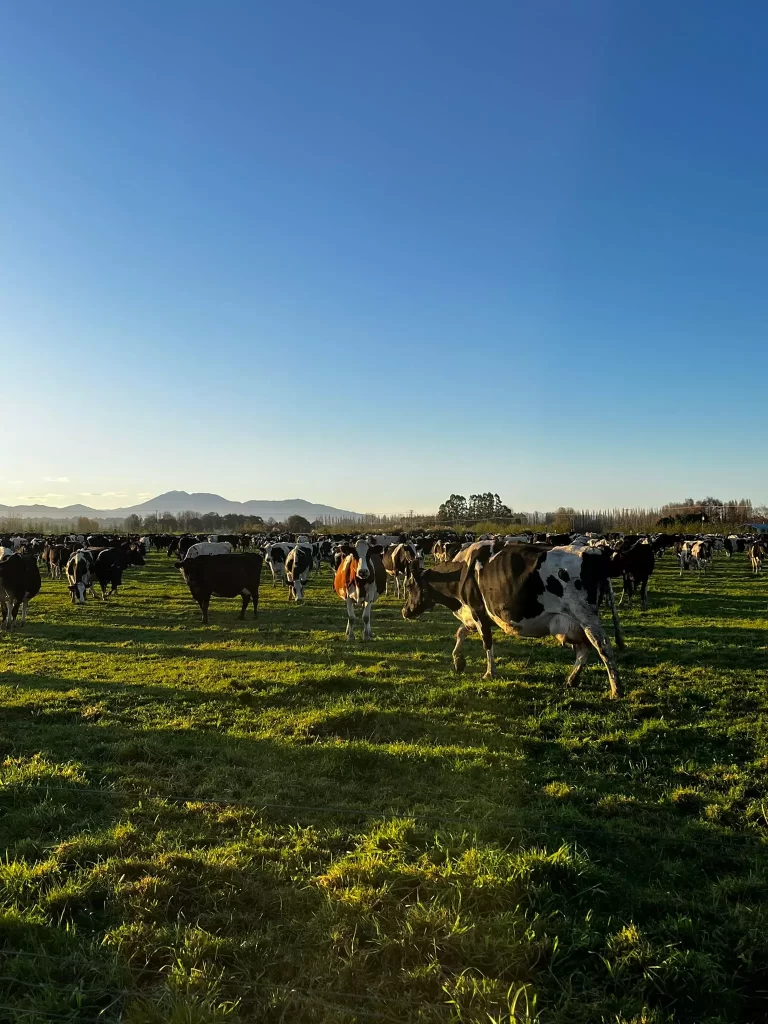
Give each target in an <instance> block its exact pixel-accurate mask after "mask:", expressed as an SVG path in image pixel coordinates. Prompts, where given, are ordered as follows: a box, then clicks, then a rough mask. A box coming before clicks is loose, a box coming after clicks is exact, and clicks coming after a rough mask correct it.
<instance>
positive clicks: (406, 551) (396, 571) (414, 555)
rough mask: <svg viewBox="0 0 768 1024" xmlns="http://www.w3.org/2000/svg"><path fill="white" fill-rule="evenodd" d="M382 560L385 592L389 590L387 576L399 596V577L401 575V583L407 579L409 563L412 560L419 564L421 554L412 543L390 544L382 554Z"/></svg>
mask: <svg viewBox="0 0 768 1024" xmlns="http://www.w3.org/2000/svg"><path fill="white" fill-rule="evenodd" d="M381 560H382V562H383V563H384V569H385V571H386V573H387V584H386V589H385V592H388V591H389V578H390V577H391V578H392V579H393V580H394V582H395V593H396V595H397V597H400V577H401V576H402V577H403V585H405V581H406V580H407V579H408V574H409V573H410V571H411V565H412V564H413V563H414V562H419V564H421V556H420V555H419V552H418V551H417V549H416V548H415V547H414V545H413V544H392V545H390V546H389V547H388V548H387V550H386V551H385V552H384V554H383V555H382V559H381Z"/></svg>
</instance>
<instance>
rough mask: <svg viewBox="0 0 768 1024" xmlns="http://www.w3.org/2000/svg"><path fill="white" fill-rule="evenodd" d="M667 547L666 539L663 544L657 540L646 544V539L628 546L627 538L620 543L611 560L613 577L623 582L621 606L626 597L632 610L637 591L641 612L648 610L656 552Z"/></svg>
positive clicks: (662, 540) (662, 541)
mask: <svg viewBox="0 0 768 1024" xmlns="http://www.w3.org/2000/svg"><path fill="white" fill-rule="evenodd" d="M667 546H668V544H667V538H666V537H662V538H661V543H659V540H658V539H657V540H655V541H653V542H652V543H651V544H646V542H645V540H644V539H640V540H637V541H635V542H634V543H630V544H629V545H628V546H627V539H626V538H624V540H622V541H620V542H619V544H618V545H617V550H616V553H615V554H614V556H613V558H612V560H611V576H621V578H622V582H623V591H622V594H621V600H620V601H619V604H623V603H624V598H625V597H626V598H627V599H628V600H627V605H628V607H629V608H631V607H632V598H633V597H634V595H635V592H636V591H637V593H638V594H639V595H640V611H642V612H645V611H647V610H648V581H649V579H650V578H651V575H652V573H653V570H654V569H655V568H656V552H657V551H659V550H663V548H664V547H667Z"/></svg>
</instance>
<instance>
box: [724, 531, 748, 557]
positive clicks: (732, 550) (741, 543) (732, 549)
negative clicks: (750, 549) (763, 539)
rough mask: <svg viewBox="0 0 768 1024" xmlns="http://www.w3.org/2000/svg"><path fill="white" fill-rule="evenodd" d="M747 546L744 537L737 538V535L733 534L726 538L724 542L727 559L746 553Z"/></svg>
mask: <svg viewBox="0 0 768 1024" xmlns="http://www.w3.org/2000/svg"><path fill="white" fill-rule="evenodd" d="M746 546H747V542H746V540H745V539H744V538H743V537H737V536H736V534H735V533H732V534H731V535H730V537H726V538H725V540H724V541H723V548H724V550H725V554H726V557H727V558H730V557H731V556H732V555H735V554H736V553H737V552H741V551H745V550H746Z"/></svg>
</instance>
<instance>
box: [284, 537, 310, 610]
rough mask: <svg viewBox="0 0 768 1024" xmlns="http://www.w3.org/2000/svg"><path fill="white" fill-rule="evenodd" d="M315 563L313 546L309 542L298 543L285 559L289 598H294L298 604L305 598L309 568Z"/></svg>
mask: <svg viewBox="0 0 768 1024" xmlns="http://www.w3.org/2000/svg"><path fill="white" fill-rule="evenodd" d="M313 564H314V557H313V554H312V548H311V547H310V545H309V544H297V545H296V546H295V547H294V548H293V549H292V550H291V551H289V552H288V555H287V557H286V559H285V578H286V581H287V583H288V600H290V599H291V598H293V599H294V601H295V602H296V604H301V603H302V601H303V600H304V587H305V585H306V582H307V578H308V576H309V570H310V569H311V568H312V566H313Z"/></svg>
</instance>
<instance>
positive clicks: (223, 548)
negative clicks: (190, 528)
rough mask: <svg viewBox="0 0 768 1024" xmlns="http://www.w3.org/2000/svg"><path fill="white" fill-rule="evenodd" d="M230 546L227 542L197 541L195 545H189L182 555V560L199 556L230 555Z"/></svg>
mask: <svg viewBox="0 0 768 1024" xmlns="http://www.w3.org/2000/svg"><path fill="white" fill-rule="evenodd" d="M231 554H232V544H231V542H230V541H228V540H220V541H213V540H212V541H198V543H197V544H190V545H189V547H188V548H187V550H186V552H185V553H184V558H199V557H200V555H231Z"/></svg>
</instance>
